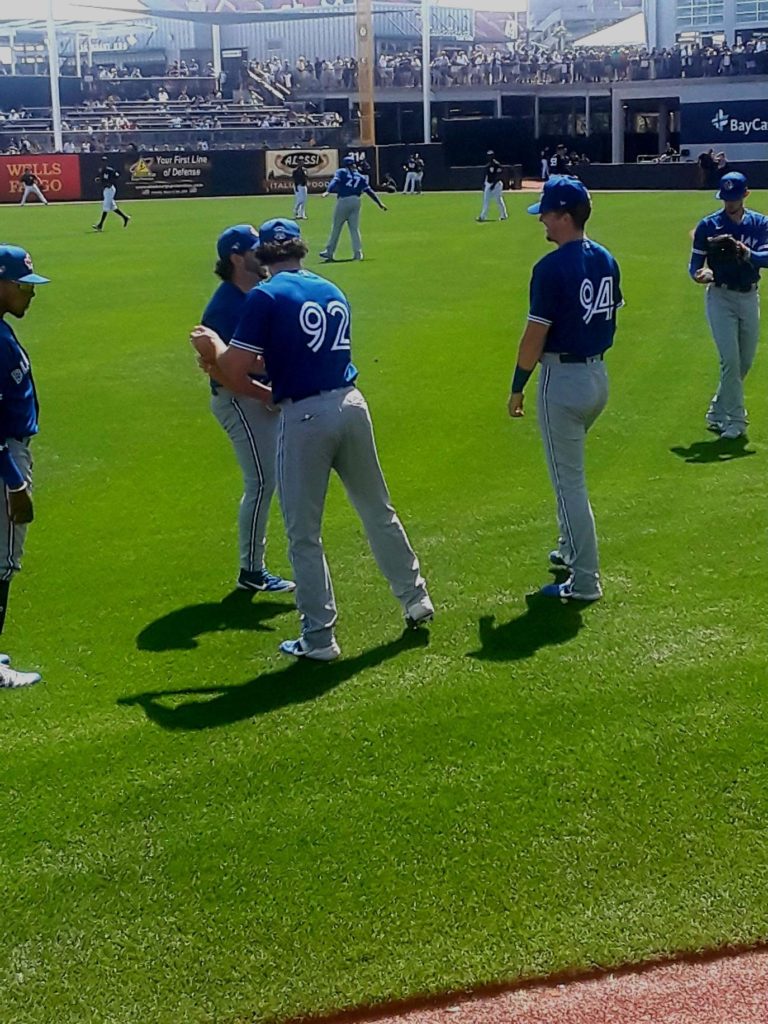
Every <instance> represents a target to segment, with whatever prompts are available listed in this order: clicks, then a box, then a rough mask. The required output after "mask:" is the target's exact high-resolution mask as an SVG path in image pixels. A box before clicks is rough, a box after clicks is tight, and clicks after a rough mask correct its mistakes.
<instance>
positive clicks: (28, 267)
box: [0, 245, 49, 284]
mask: <svg viewBox="0 0 768 1024" xmlns="http://www.w3.org/2000/svg"><path fill="white" fill-rule="evenodd" d="M0 281H15V282H16V283H17V284H48V281H49V278H47V277H41V276H40V275H39V274H36V273H35V268H34V267H33V266H32V257H31V256H30V255H29V253H28V252H27V250H26V249H22V248H21V246H19V245H0Z"/></svg>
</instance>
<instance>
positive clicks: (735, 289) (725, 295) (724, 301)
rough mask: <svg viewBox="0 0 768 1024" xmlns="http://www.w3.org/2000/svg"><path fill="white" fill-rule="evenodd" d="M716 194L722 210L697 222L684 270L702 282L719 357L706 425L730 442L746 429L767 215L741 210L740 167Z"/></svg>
mask: <svg viewBox="0 0 768 1024" xmlns="http://www.w3.org/2000/svg"><path fill="white" fill-rule="evenodd" d="M715 195H716V198H717V199H721V200H722V201H723V208H722V210H718V211H717V212H716V213H712V214H710V215H709V216H708V217H704V219H703V220H700V221H699V223H698V224H697V226H696V230H695V232H694V235H693V250H692V252H691V261H690V264H689V266H688V271H689V273H690V275H691V277H692V278H693V280H694V281H695V282H696V283H697V284H703V285H706V288H707V299H706V309H707V320H708V321H709V329H710V331H711V332H712V337H713V338H714V340H715V345H716V346H717V351H718V353H719V356H720V383H719V384H718V387H717V391H716V392H715V394H714V397H713V398H712V401H711V402H710V404H709V409H708V410H707V416H706V419H707V428H708V429H709V430H712V431H714V432H715V433H718V434H720V436H721V437H723V438H725V439H726V440H729V441H733V440H736V439H737V438H739V437H742V436H744V434H745V433H746V429H747V410H746V409H745V408H744V378H745V377H746V376H747V374H748V373H749V370H750V367H751V366H752V363H753V362H754V359H755V354H756V352H757V342H758V338H759V335H760V304H759V298H758V293H757V285H758V281H759V279H760V270H761V268H763V267H768V217H765V216H764V215H763V214H762V213H755V212H754V211H753V210H747V209H746V208H745V206H744V200H745V199H746V197H747V196H748V195H749V188H748V187H747V179H746V178H745V177H744V175H743V174H740V173H739V172H738V171H731V172H730V173H729V174H724V175H723V177H722V178H721V179H720V188H719V190H718V191H717V192H716V193H715ZM705 263H706V264H707V265H706V266H705V265H704V264H705Z"/></svg>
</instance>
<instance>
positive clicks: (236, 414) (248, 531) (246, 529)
mask: <svg viewBox="0 0 768 1024" xmlns="http://www.w3.org/2000/svg"><path fill="white" fill-rule="evenodd" d="M211 412H212V413H213V415H214V416H215V417H216V419H217V420H218V421H219V423H220V424H221V425H222V427H223V428H224V430H225V431H226V433H227V436H228V437H229V440H230V441H231V442H232V447H233V448H234V449H235V455H236V456H237V461H238V463H239V464H240V470H241V472H242V474H243V486H244V488H245V489H244V491H243V496H242V498H241V499H240V510H239V513H238V517H237V525H238V534H239V538H240V568H241V569H246V570H247V571H248V572H258V571H259V570H260V569H263V568H264V549H265V548H266V544H267V520H268V519H269V506H270V502H271V501H272V495H273V494H274V492H275V482H276V481H275V465H276V459H277V435H278V430H279V424H280V414H279V413H276V412H271V411H270V410H269V409H267V407H266V406H265V405H264V403H263V402H260V401H259V399H258V398H248V397H246V396H245V395H236V394H234V392H232V391H228V390H227V388H223V387H221V386H220V385H219V387H218V392H217V394H214V395H211Z"/></svg>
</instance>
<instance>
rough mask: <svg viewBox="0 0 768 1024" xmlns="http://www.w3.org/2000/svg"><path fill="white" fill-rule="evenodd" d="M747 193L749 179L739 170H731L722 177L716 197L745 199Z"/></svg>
mask: <svg viewBox="0 0 768 1024" xmlns="http://www.w3.org/2000/svg"><path fill="white" fill-rule="evenodd" d="M746 194H747V179H746V178H745V177H744V175H743V174H741V173H739V171H729V172H728V174H724V175H723V176H722V178H721V179H720V188H719V189H718V190H717V192H715V199H743V198H744V196H745V195H746Z"/></svg>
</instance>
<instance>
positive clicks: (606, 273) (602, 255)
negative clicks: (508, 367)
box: [528, 238, 623, 357]
mask: <svg viewBox="0 0 768 1024" xmlns="http://www.w3.org/2000/svg"><path fill="white" fill-rule="evenodd" d="M622 304H623V299H622V295H621V286H620V272H619V265H618V263H617V262H616V260H615V259H614V258H613V256H612V255H611V254H610V253H609V252H608V250H607V249H605V248H604V247H603V246H602V245H598V243H597V242H593V241H592V240H591V239H589V238H583V239H579V240H577V241H574V242H567V243H566V244H565V245H561V246H560V247H559V248H557V249H555V251H554V252H550V253H548V254H547V255H546V256H545V257H544V258H543V259H541V260H539V262H538V263H537V264H536V266H535V267H534V268H533V274H532V276H531V308H530V313H529V314H528V319H529V320H532V321H534V323H539V324H546V325H547V327H549V331H548V332H547V339H546V342H545V344H544V351H545V352H561V353H568V354H570V355H574V356H584V357H586V356H596V355H600V353H601V352H605V350H606V349H608V348H610V347H611V345H612V344H613V336H614V334H615V332H616V310H617V309H618V308H619V306H621V305H622Z"/></svg>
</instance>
